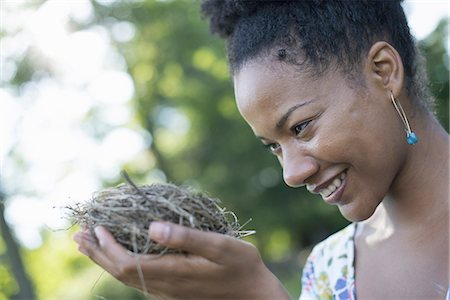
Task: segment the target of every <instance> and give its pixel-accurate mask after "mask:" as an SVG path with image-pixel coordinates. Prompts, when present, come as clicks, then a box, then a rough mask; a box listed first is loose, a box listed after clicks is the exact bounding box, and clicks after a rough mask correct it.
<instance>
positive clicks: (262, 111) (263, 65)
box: [234, 60, 406, 221]
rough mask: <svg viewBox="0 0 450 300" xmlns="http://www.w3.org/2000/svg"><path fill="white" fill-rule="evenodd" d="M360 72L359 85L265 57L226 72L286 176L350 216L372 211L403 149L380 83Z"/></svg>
mask: <svg viewBox="0 0 450 300" xmlns="http://www.w3.org/2000/svg"><path fill="white" fill-rule="evenodd" d="M277 64H278V65H277ZM366 75H367V74H365V72H363V74H361V76H363V77H364V81H365V84H364V85H365V87H362V86H358V85H357V84H356V83H353V84H352V85H349V81H348V80H346V79H345V78H344V77H343V76H342V75H341V74H340V73H339V72H333V71H329V72H327V73H325V74H323V75H322V76H320V77H319V78H311V77H310V76H307V75H304V74H301V73H300V72H299V71H297V70H296V69H295V67H294V66H289V65H282V66H281V65H280V63H279V62H267V60H265V61H258V62H249V63H247V64H246V65H244V67H242V68H241V69H240V70H239V71H238V72H237V73H236V74H235V76H234V87H235V94H236V101H237V105H238V108H239V111H240V113H241V114H242V116H243V117H244V119H245V120H246V121H247V123H248V124H249V125H250V126H251V128H252V129H253V131H254V133H255V135H256V136H257V137H258V138H259V139H260V140H261V142H262V143H263V144H264V145H266V146H267V148H268V150H269V151H271V152H272V153H273V154H274V155H276V156H277V158H278V160H279V161H280V164H281V166H282V167H283V177H284V181H285V182H286V184H288V185H289V186H291V187H300V186H303V185H306V188H307V189H308V190H309V191H310V192H312V193H317V194H320V195H321V196H322V198H323V199H324V201H325V202H327V203H329V204H335V205H337V206H338V207H339V209H340V211H341V213H342V214H343V216H344V217H346V218H347V219H349V220H352V221H360V220H364V219H367V218H368V217H370V216H371V215H372V214H373V212H374V211H375V208H376V207H377V206H378V204H379V203H380V202H381V201H382V199H383V198H384V196H385V195H386V194H387V193H388V191H389V188H390V186H391V184H392V182H393V180H394V178H395V176H396V174H397V172H398V170H399V169H400V166H401V165H402V162H403V160H402V157H404V155H403V154H404V151H405V149H406V148H405V147H404V144H406V142H404V140H403V139H404V133H403V129H402V127H401V122H400V121H399V119H398V115H396V114H395V110H394V108H393V107H392V104H391V102H390V99H389V93H388V91H386V90H382V89H380V88H377V87H376V85H375V84H372V81H371V80H370V76H366ZM366 77H367V78H366Z"/></svg>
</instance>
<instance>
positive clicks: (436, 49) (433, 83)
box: [420, 19, 450, 132]
mask: <svg viewBox="0 0 450 300" xmlns="http://www.w3.org/2000/svg"><path fill="white" fill-rule="evenodd" d="M446 43H448V19H443V20H442V21H441V22H440V23H439V24H438V26H437V27H436V29H435V30H434V32H432V33H431V34H430V35H429V36H428V37H427V38H425V39H424V40H423V41H421V42H420V48H421V49H422V51H423V53H424V55H425V57H426V59H427V73H428V77H429V86H430V90H431V93H432V95H433V96H434V97H436V115H437V117H438V119H439V121H440V122H441V124H442V125H443V126H444V128H446V129H447V132H448V130H449V120H448V119H449V107H448V102H449V63H450V62H449V55H448V52H447V49H446V47H445V46H446Z"/></svg>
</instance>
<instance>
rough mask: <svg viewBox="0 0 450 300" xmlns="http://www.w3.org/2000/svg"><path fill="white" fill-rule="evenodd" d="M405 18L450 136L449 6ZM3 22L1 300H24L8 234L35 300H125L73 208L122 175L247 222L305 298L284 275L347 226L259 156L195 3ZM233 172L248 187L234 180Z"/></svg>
mask: <svg viewBox="0 0 450 300" xmlns="http://www.w3.org/2000/svg"><path fill="white" fill-rule="evenodd" d="M404 8H405V10H406V12H407V15H408V20H409V24H410V26H411V29H412V32H413V34H414V35H415V37H416V38H417V40H418V41H421V47H422V48H423V49H424V53H425V54H426V55H427V57H429V61H430V62H432V63H433V65H429V66H428V70H429V73H430V77H431V79H432V80H433V85H432V90H433V93H434V94H435V96H436V97H437V98H438V99H439V100H440V102H439V106H438V111H439V116H440V119H441V121H442V122H443V124H444V125H445V126H448V71H449V60H448V49H449V44H448V31H447V24H448V18H449V4H448V1H444V0H443V1H425V0H424V1H405V2H404ZM0 13H1V19H0V27H1V28H0V38H1V40H0V42H1V43H0V84H1V86H0V176H1V177H0V193H1V200H2V202H3V203H4V207H3V206H2V211H1V213H2V214H3V215H4V218H5V220H6V224H7V225H8V226H5V225H4V224H2V226H3V227H2V236H3V240H2V239H0V299H8V298H10V297H11V298H13V297H14V295H16V297H17V296H19V297H20V295H21V294H20V293H21V292H23V291H20V289H19V283H18V282H17V278H16V279H15V277H14V276H15V274H14V270H13V269H14V265H13V263H12V262H11V261H10V257H9V256H8V251H7V250H8V247H7V246H8V245H7V243H6V242H5V236H4V234H5V233H4V232H6V231H9V232H12V234H13V237H14V241H17V245H18V246H19V247H21V252H20V253H21V254H22V259H23V262H24V267H25V269H26V271H27V274H28V276H29V279H30V281H31V282H32V285H33V287H34V289H35V290H34V293H35V295H36V297H37V298H38V299H87V298H92V299H94V298H95V297H96V296H98V295H100V296H103V297H106V298H107V299H119V298H114V296H113V294H108V290H107V288H105V287H104V286H107V287H109V289H110V287H111V286H118V287H119V288H120V289H122V288H123V287H122V286H121V285H120V284H119V283H115V282H114V281H113V280H111V279H110V278H106V277H107V276H106V275H104V276H102V277H105V278H106V279H103V278H102V279H101V280H100V281H102V280H103V281H105V282H107V283H99V284H95V282H96V280H97V279H98V278H99V277H101V274H102V272H101V271H100V270H99V269H98V268H96V267H95V266H93V265H92V264H90V263H89V262H88V261H87V260H86V259H85V258H84V257H81V255H79V254H78V253H77V251H76V246H75V244H74V243H73V242H72V241H71V235H72V234H73V230H72V229H69V230H67V228H68V227H69V225H70V223H69V222H68V221H67V219H66V218H65V207H66V206H68V205H72V204H73V203H75V202H80V201H84V200H87V199H89V198H90V196H91V194H92V193H93V192H94V191H96V190H98V189H100V188H102V187H105V186H110V185H114V184H117V183H119V182H120V181H121V178H120V170H121V169H123V168H126V169H127V170H128V171H129V173H130V174H132V175H133V176H134V177H135V178H136V180H137V181H138V182H140V183H151V182H155V181H167V180H169V181H172V182H176V183H179V184H186V185H191V186H195V187H197V188H199V189H204V190H208V191H210V192H211V194H213V195H214V196H218V197H220V198H222V199H223V201H224V203H225V204H227V205H226V206H230V207H231V208H233V209H235V210H236V211H237V213H238V215H239V214H240V215H242V216H243V217H244V218H250V217H252V218H253V219H254V223H253V224H252V226H253V227H254V228H255V229H256V230H257V231H258V232H261V235H260V236H259V237H257V238H255V240H253V242H254V243H255V244H257V245H258V246H260V247H261V251H262V253H263V255H264V257H265V258H266V259H267V260H268V261H269V265H270V266H272V267H273V269H274V272H279V274H277V275H279V276H280V277H282V278H283V279H284V280H283V281H284V282H285V283H286V284H287V286H288V288H289V290H290V292H291V293H292V295H293V296H294V297H295V296H298V292H299V290H300V281H299V278H300V269H296V270H294V271H291V270H287V265H289V264H290V265H292V264H291V263H290V262H292V260H293V261H295V264H294V266H297V267H298V268H300V267H301V264H302V263H303V261H302V260H303V259H304V257H305V255H306V254H307V252H308V251H309V250H308V249H310V247H311V245H312V243H314V242H317V240H318V239H321V238H323V237H324V236H326V235H327V234H329V233H331V232H333V231H334V230H336V229H338V228H340V227H342V226H344V225H345V220H342V219H341V218H340V217H339V216H336V212H335V210H334V209H330V208H326V207H324V206H323V204H322V203H319V201H315V200H317V199H315V198H314V197H311V196H304V195H305V194H304V193H301V192H297V191H295V190H291V189H287V188H285V187H283V184H282V182H281V173H280V171H279V169H278V168H277V166H276V164H275V162H273V161H272V158H271V157H270V156H269V155H267V157H266V156H264V158H258V159H255V158H254V156H255V151H256V150H253V149H259V148H257V147H258V146H257V143H256V141H253V140H250V139H249V138H248V137H251V132H250V131H249V129H247V128H246V126H245V124H243V122H242V121H241V120H240V119H239V116H238V113H237V111H236V109H235V107H234V104H233V94H232V86H231V83H230V81H229V78H228V74H227V66H226V60H225V52H224V50H223V48H224V45H223V43H222V41H220V40H218V39H217V38H212V37H210V36H209V35H208V29H207V24H206V22H203V21H202V20H201V19H200V17H199V15H198V2H196V1H145V2H141V1H139V2H138V1H114V0H102V1H100V0H97V1H95V2H92V1H87V0H86V1H83V0H66V1H19V0H11V1H8V0H1V2H0ZM233 124H238V125H233ZM247 140H248V141H247ZM244 141H245V142H244ZM245 143H246V144H245ZM257 151H259V152H258V153H261V156H263V155H264V154H262V153H264V152H263V151H262V150H257ZM246 152H249V153H247V154H244V153H246ZM222 153H224V154H223V155H221V154H222ZM244 155H246V156H244ZM258 155H259V154H258ZM258 155H256V156H258ZM233 157H234V158H233ZM252 160H253V161H254V163H252ZM238 168H243V171H241V170H240V169H238ZM236 173H242V176H243V177H237V178H235V179H236V180H234V181H233V179H230V177H233V176H235V175H234V174H236ZM242 178H244V180H242ZM245 178H246V179H247V180H245ZM240 195H242V198H239V196H240ZM264 197H265V198H264ZM296 197H303V198H305V199H306V198H307V199H306V200H305V201H295V198H296ZM263 198H264V199H263ZM288 199H292V200H288ZM311 199H312V200H311ZM278 201H280V202H282V201H286V203H288V204H280V205H278V206H277V207H279V209H278V211H277V210H276V209H275V210H273V209H272V208H273V207H274V205H273V204H268V203H274V202H278ZM312 201H315V202H312ZM265 203H266V204H267V209H266V210H264V208H261V207H260V205H263V204H265ZM311 203H313V204H311ZM270 205H272V206H270ZM283 205H285V206H283ZM256 206H257V207H258V209H259V210H258V212H256V209H255V207H256ZM3 208H4V209H3ZM308 209H309V210H308ZM283 210H284V211H283ZM287 211H289V212H290V213H291V215H287ZM308 211H309V212H311V213H310V214H309V215H308ZM277 213H278V216H272V214H277ZM296 213H297V215H296ZM258 218H259V221H258ZM321 218H323V219H321ZM286 219H287V221H286ZM281 220H282V221H281ZM314 222H316V223H320V224H321V225H317V226H319V227H317V226H316V223H314ZM311 232H313V233H311ZM292 272H295V273H292ZM87 274H88V275H87ZM293 274H294V275H293ZM293 276H294V278H292V277H293ZM102 284H103V285H102ZM102 286H103V289H102ZM80 288H81V289H82V290H83V291H82V292H81V291H80ZM117 293H119V292H116V294H115V295H116V297H120V296H118V295H119V294H117ZM120 293H123V294H120V295H126V297H129V298H130V299H131V298H135V299H139V297H140V296H139V294H135V293H132V292H131V291H128V290H127V291H123V292H122V291H120ZM22 295H23V294H22ZM108 295H111V296H108Z"/></svg>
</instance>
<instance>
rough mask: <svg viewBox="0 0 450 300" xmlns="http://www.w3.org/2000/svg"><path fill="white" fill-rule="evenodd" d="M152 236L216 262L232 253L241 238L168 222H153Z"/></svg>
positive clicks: (172, 246)
mask: <svg viewBox="0 0 450 300" xmlns="http://www.w3.org/2000/svg"><path fill="white" fill-rule="evenodd" d="M149 234H150V238H151V239H152V240H154V241H156V242H158V243H160V244H162V245H164V246H166V247H169V248H173V249H179V250H184V251H187V252H189V253H191V254H196V255H199V256H202V257H204V258H207V259H209V260H211V261H213V262H216V263H222V262H223V260H224V259H225V258H226V257H228V256H229V255H231V254H232V251H233V249H236V248H235V246H236V244H237V243H239V240H237V239H235V238H232V237H230V236H227V235H224V234H220V233H215V232H204V231H200V230H196V229H192V228H187V227H185V226H181V225H176V224H173V223H168V222H159V221H158V222H152V223H151V224H150V230H149Z"/></svg>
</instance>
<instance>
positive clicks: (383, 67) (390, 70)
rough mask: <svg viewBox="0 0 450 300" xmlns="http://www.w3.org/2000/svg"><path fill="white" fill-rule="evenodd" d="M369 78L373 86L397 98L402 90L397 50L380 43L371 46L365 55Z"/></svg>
mask: <svg viewBox="0 0 450 300" xmlns="http://www.w3.org/2000/svg"><path fill="white" fill-rule="evenodd" d="M367 62H368V67H369V68H368V69H369V73H370V78H372V79H373V80H374V82H375V84H376V85H377V86H378V87H380V88H383V89H385V90H388V91H392V92H393V93H394V95H395V96H396V97H397V96H398V95H399V94H400V92H401V90H402V88H403V77H404V69H403V63H402V59H401V57H400V54H398V52H397V50H395V48H394V47H392V46H391V45H390V44H389V43H387V42H384V41H381V42H376V43H375V44H373V45H372V47H371V48H370V50H369V53H368V55H367Z"/></svg>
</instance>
